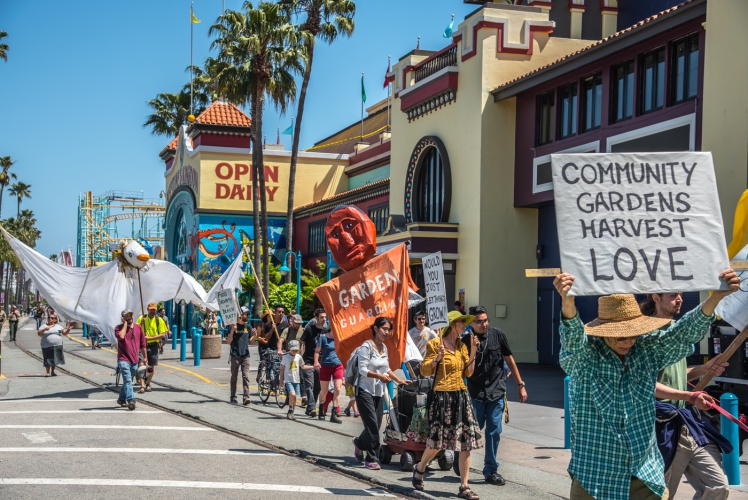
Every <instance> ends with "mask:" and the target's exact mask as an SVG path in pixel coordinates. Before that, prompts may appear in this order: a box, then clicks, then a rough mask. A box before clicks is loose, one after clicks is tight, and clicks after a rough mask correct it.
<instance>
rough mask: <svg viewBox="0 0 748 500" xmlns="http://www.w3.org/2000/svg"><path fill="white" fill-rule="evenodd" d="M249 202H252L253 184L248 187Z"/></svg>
mask: <svg viewBox="0 0 748 500" xmlns="http://www.w3.org/2000/svg"><path fill="white" fill-rule="evenodd" d="M247 200H249V201H252V184H248V185H247Z"/></svg>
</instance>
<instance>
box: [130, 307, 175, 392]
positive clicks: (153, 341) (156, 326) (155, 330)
mask: <svg viewBox="0 0 748 500" xmlns="http://www.w3.org/2000/svg"><path fill="white" fill-rule="evenodd" d="M157 312H158V305H157V304H156V303H155V302H149V303H148V314H147V315H146V316H145V317H143V316H141V317H139V318H138V324H139V325H140V328H142V329H143V333H145V339H146V345H145V352H146V355H147V356H148V372H147V374H146V378H145V387H143V386H142V385H141V386H140V390H139V391H138V392H139V393H143V392H151V380H152V379H153V374H154V372H155V367H156V366H157V365H158V351H159V347H160V345H161V339H163V338H164V337H166V332H168V331H169V327H168V326H167V325H166V321H164V319H163V318H161V317H160V316H159V315H158V314H156V313H157Z"/></svg>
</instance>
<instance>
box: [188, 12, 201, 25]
mask: <svg viewBox="0 0 748 500" xmlns="http://www.w3.org/2000/svg"><path fill="white" fill-rule="evenodd" d="M190 21H192V24H200V19H198V18H196V17H195V13H194V12H192V9H190Z"/></svg>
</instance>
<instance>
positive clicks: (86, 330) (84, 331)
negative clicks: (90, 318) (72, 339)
mask: <svg viewBox="0 0 748 500" xmlns="http://www.w3.org/2000/svg"><path fill="white" fill-rule="evenodd" d="M83 338H84V339H87V338H88V324H86V323H83Z"/></svg>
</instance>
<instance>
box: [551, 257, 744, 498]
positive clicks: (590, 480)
mask: <svg viewBox="0 0 748 500" xmlns="http://www.w3.org/2000/svg"><path fill="white" fill-rule="evenodd" d="M720 279H721V280H722V281H724V282H726V283H727V284H728V285H729V290H719V291H715V292H714V293H712V295H711V296H710V297H709V298H708V299H707V300H706V301H704V302H703V303H702V304H701V306H700V307H697V308H696V309H694V310H693V311H691V312H689V313H687V314H686V315H684V316H683V317H682V318H681V319H680V320H678V321H677V322H675V323H674V324H673V325H672V326H671V327H670V328H668V329H667V330H665V331H664V332H659V331H658V329H659V328H660V327H662V326H664V325H665V324H666V323H668V322H669V321H670V320H669V319H665V320H663V319H662V318H653V317H648V316H643V315H642V314H641V311H640V310H639V307H638V304H637V303H636V300H635V299H634V296H633V295H608V296H604V297H600V299H599V303H598V314H599V316H598V318H597V319H595V320H594V321H592V322H591V323H588V324H587V325H583V324H582V321H581V320H580V319H579V315H578V314H577V309H576V306H575V305H574V297H573V296H569V295H568V292H569V290H570V288H571V286H572V284H573V283H574V277H573V276H571V275H569V274H560V275H558V276H556V279H555V280H554V282H553V284H554V286H555V287H556V289H557V290H558V292H559V294H560V295H561V298H562V308H561V315H562V322H561V326H560V328H559V330H560V334H561V353H560V361H561V367H562V368H563V369H564V371H566V373H567V374H569V376H570V377H571V384H570V387H569V409H570V415H571V462H570V463H569V474H571V476H572V479H573V481H572V487H571V500H576V499H589V498H595V499H597V500H608V499H611V500H628V499H630V498H631V499H637V500H638V499H647V500H650V499H658V498H663V497H664V496H666V493H667V488H666V487H665V479H664V470H663V461H662V457H661V456H660V452H659V450H658V448H657V442H656V438H655V428H654V421H655V407H654V401H655V382H656V381H657V373H658V372H659V371H660V370H661V369H662V368H664V367H666V366H668V365H670V364H672V363H674V362H676V361H678V360H679V359H680V358H682V357H685V356H686V355H688V354H689V352H690V349H691V345H692V344H694V343H696V342H698V341H700V340H701V339H702V338H703V337H704V336H705V335H706V334H707V332H708V328H707V327H708V326H709V325H710V324H711V322H712V321H713V320H714V317H715V316H714V309H715V307H716V306H717V304H718V303H719V301H720V300H722V298H724V297H725V296H727V295H729V294H730V293H732V292H733V291H735V290H737V289H738V287H739V285H740V278H738V277H737V275H736V274H735V272H734V271H733V270H731V269H730V270H727V271H724V272H722V273H721V274H720ZM647 333H651V334H650V335H646V336H643V335H645V334H647ZM642 336H643V337H642Z"/></svg>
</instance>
